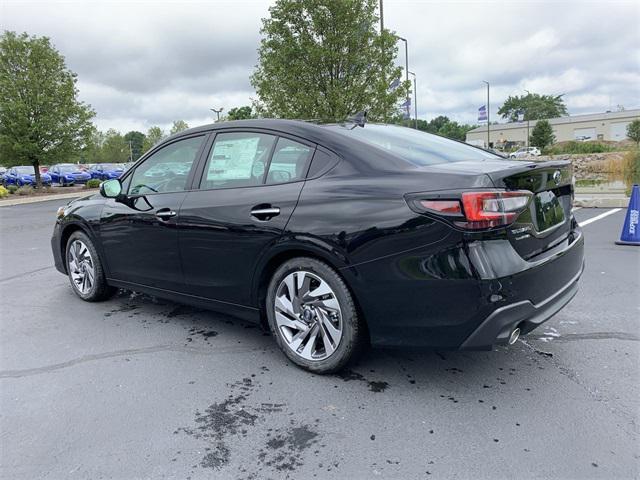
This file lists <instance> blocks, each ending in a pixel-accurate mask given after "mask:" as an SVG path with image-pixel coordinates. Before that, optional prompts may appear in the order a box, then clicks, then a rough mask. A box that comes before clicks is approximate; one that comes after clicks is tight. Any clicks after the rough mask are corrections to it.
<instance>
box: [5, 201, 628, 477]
mask: <svg viewBox="0 0 640 480" xmlns="http://www.w3.org/2000/svg"><path fill="white" fill-rule="evenodd" d="M58 205H59V202H45V203H38V204H32V205H21V206H15V207H3V208H0V224H1V225H2V232H1V233H2V235H1V239H0V247H1V255H0V270H1V275H0V295H1V298H2V305H3V306H2V314H1V315H2V317H1V322H0V432H1V433H0V477H2V478H11V479H36V478H48V479H72V478H82V479H84V478H115V479H132V478H176V479H178V478H179V479H185V478H191V479H199V478H216V479H262V478H273V479H280V478H296V479H297V478H331V479H343V478H350V479H370V478H389V479H396V478H403V479H413V478H462V479H465V478H474V479H477V478H534V477H535V478H581V479H582V478H638V476H639V474H640V470H639V468H640V450H639V442H638V439H639V428H638V412H639V409H638V406H639V401H638V399H639V398H640V396H639V393H640V392H639V391H640V387H639V385H640V356H639V353H640V334H639V330H640V329H639V328H638V316H639V315H638V313H639V310H640V309H639V307H638V298H637V294H638V291H640V290H639V286H640V285H639V283H640V280H639V270H638V269H639V267H640V249H635V248H633V247H619V246H616V245H614V244H613V241H614V240H615V239H617V237H618V235H619V233H620V229H621V227H622V222H623V216H624V211H623V210H622V211H619V212H616V213H614V214H612V215H609V216H607V217H604V218H602V219H601V220H598V221H595V222H593V223H590V224H588V225H586V226H585V227H584V230H585V235H586V240H587V244H586V256H587V266H586V270H585V274H584V277H583V281H582V286H581V289H580V291H579V293H578V295H577V296H576V298H575V299H574V300H573V301H572V302H571V303H570V304H569V305H568V306H567V308H565V309H564V310H563V311H561V312H560V313H559V314H558V315H557V316H556V317H554V318H553V319H551V320H550V321H549V322H547V323H546V324H545V325H544V326H543V327H542V328H540V329H538V330H536V331H534V332H533V333H532V334H530V335H528V336H527V337H525V338H523V339H522V340H521V341H518V342H517V343H516V345H514V346H512V347H510V348H504V347H500V348H496V349H495V350H494V351H492V352H422V353H416V352H402V351H381V350H372V351H370V352H368V353H367V354H366V355H365V356H364V357H363V358H362V359H361V360H360V362H359V363H358V364H356V365H354V366H353V367H352V368H351V369H350V370H348V371H345V372H342V373H341V374H340V375H332V376H317V375H312V374H309V373H306V372H304V371H302V370H300V369H297V368H295V367H294V366H292V365H290V364H288V362H287V361H286V358H285V357H284V356H283V355H282V354H281V353H280V352H279V351H278V349H277V348H276V346H275V343H274V341H273V339H272V338H271V337H270V336H269V335H268V334H266V333H265V332H263V331H262V330H261V329H259V328H258V327H256V326H254V325H251V324H247V323H243V322H242V321H239V320H236V319H233V318H230V317H226V316H223V315H220V314H216V313H212V312H207V311H202V310H197V309H193V308H190V307H185V306H182V305H178V304H175V303H172V302H168V301H165V300H161V299H156V298H152V297H149V296H146V295H139V294H135V293H131V292H125V291H121V292H120V293H119V294H118V295H117V296H116V297H115V298H113V299H111V300H109V301H107V302H103V303H97V304H89V303H85V302H82V301H80V300H79V299H78V298H76V297H75V295H74V294H73V292H72V290H71V287H70V286H69V284H68V280H67V279H66V277H64V276H63V275H61V274H59V273H58V272H57V271H55V269H54V268H53V266H52V260H51V254H50V252H49V238H50V233H51V229H52V224H53V219H54V216H55V211H56V208H57V207H58ZM602 212H603V210H592V209H581V210H578V211H577V212H576V216H577V217H578V220H579V221H584V220H587V219H589V218H593V217H595V216H597V215H599V214H601V213H602Z"/></svg>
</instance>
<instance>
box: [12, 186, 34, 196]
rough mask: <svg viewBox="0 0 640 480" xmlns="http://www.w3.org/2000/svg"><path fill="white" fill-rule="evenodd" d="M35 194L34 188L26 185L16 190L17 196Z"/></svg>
mask: <svg viewBox="0 0 640 480" xmlns="http://www.w3.org/2000/svg"><path fill="white" fill-rule="evenodd" d="M32 193H33V187H31V186H29V185H24V186H23V187H20V188H18V189H17V190H16V195H31V194H32Z"/></svg>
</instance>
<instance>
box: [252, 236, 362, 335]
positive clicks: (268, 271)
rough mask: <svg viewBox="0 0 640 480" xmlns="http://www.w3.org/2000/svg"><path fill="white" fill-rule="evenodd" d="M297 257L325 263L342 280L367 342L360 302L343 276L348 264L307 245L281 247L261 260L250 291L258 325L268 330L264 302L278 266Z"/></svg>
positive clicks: (346, 278) (348, 281)
mask: <svg viewBox="0 0 640 480" xmlns="http://www.w3.org/2000/svg"><path fill="white" fill-rule="evenodd" d="M297 257H309V258H313V259H315V260H319V261H321V262H323V263H326V264H327V265H329V266H330V267H331V268H333V270H335V272H336V273H337V274H338V275H339V276H340V277H341V278H342V280H343V281H344V283H345V285H346V286H347V288H348V289H349V293H351V298H353V302H354V304H355V306H356V309H357V311H358V316H359V317H360V319H361V321H362V325H364V327H365V336H366V338H367V340H369V328H368V325H367V319H366V317H365V316H364V311H363V309H362V307H361V305H360V300H359V299H358V297H357V296H356V293H355V291H354V289H353V287H352V285H351V282H350V279H349V278H348V276H345V274H344V273H345V271H346V270H343V269H344V267H347V266H348V264H347V263H346V262H345V261H344V260H342V259H340V258H337V257H335V256H332V255H331V254H330V253H328V252H326V251H325V250H323V249H320V248H317V247H315V246H309V245H290V246H287V247H283V246H281V247H280V248H279V249H278V250H276V251H272V252H271V254H270V255H268V256H266V258H263V261H262V262H261V263H260V264H259V265H260V266H259V267H258V268H257V269H256V272H255V274H254V281H253V289H252V291H253V292H254V298H253V300H254V305H257V306H258V309H259V311H260V324H261V325H262V326H263V327H264V328H266V329H268V328H269V327H268V321H267V315H266V305H265V300H266V298H267V288H268V286H269V282H270V281H271V277H272V276H273V274H274V273H275V271H276V270H277V269H278V268H279V267H280V265H282V264H283V263H285V262H287V261H288V260H291V259H292V258H297Z"/></svg>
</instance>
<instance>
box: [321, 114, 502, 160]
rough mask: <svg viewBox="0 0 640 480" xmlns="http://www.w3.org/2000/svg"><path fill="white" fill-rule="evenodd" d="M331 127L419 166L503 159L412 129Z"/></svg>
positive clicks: (397, 127) (376, 126) (384, 126)
mask: <svg viewBox="0 0 640 480" xmlns="http://www.w3.org/2000/svg"><path fill="white" fill-rule="evenodd" d="M327 128H330V129H332V130H334V131H336V132H339V133H341V134H343V135H345V136H348V137H352V138H356V139H358V140H360V141H363V142H365V143H369V144H371V145H374V146H376V147H380V148H382V149H384V150H388V151H390V152H392V153H394V154H395V155H397V156H398V157H400V158H403V159H404V160H407V161H408V162H411V163H413V164H414V165H418V166H424V165H434V164H437V163H448V162H461V161H468V160H475V161H483V160H497V159H500V160H501V159H502V157H500V156H498V155H495V154H493V153H490V152H487V151H484V150H481V149H479V148H475V147H472V146H470V145H466V144H464V143H461V142H456V141H454V140H449V139H447V138H444V137H440V136H438V135H432V134H430V133H425V132H421V131H418V130H414V129H412V128H406V127H399V126H395V125H376V124H367V125H366V126H365V127H364V128H361V127H355V128H352V127H351V126H343V125H328V126H327Z"/></svg>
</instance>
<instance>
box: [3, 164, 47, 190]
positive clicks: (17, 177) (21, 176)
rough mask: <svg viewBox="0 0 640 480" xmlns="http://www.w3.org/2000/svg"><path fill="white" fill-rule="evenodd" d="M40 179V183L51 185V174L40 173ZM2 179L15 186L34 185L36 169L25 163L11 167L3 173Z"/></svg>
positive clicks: (5, 182) (6, 183)
mask: <svg viewBox="0 0 640 480" xmlns="http://www.w3.org/2000/svg"><path fill="white" fill-rule="evenodd" d="M40 179H41V180H42V185H46V186H49V185H51V175H49V174H48V173H41V174H40ZM3 180H4V184H5V185H15V186H17V187H22V186H24V185H32V186H34V187H35V185H36V171H35V169H34V168H33V167H32V166H27V165H24V166H23V165H21V166H17V167H11V168H10V169H9V170H8V171H7V173H5V175H4V177H3Z"/></svg>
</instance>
